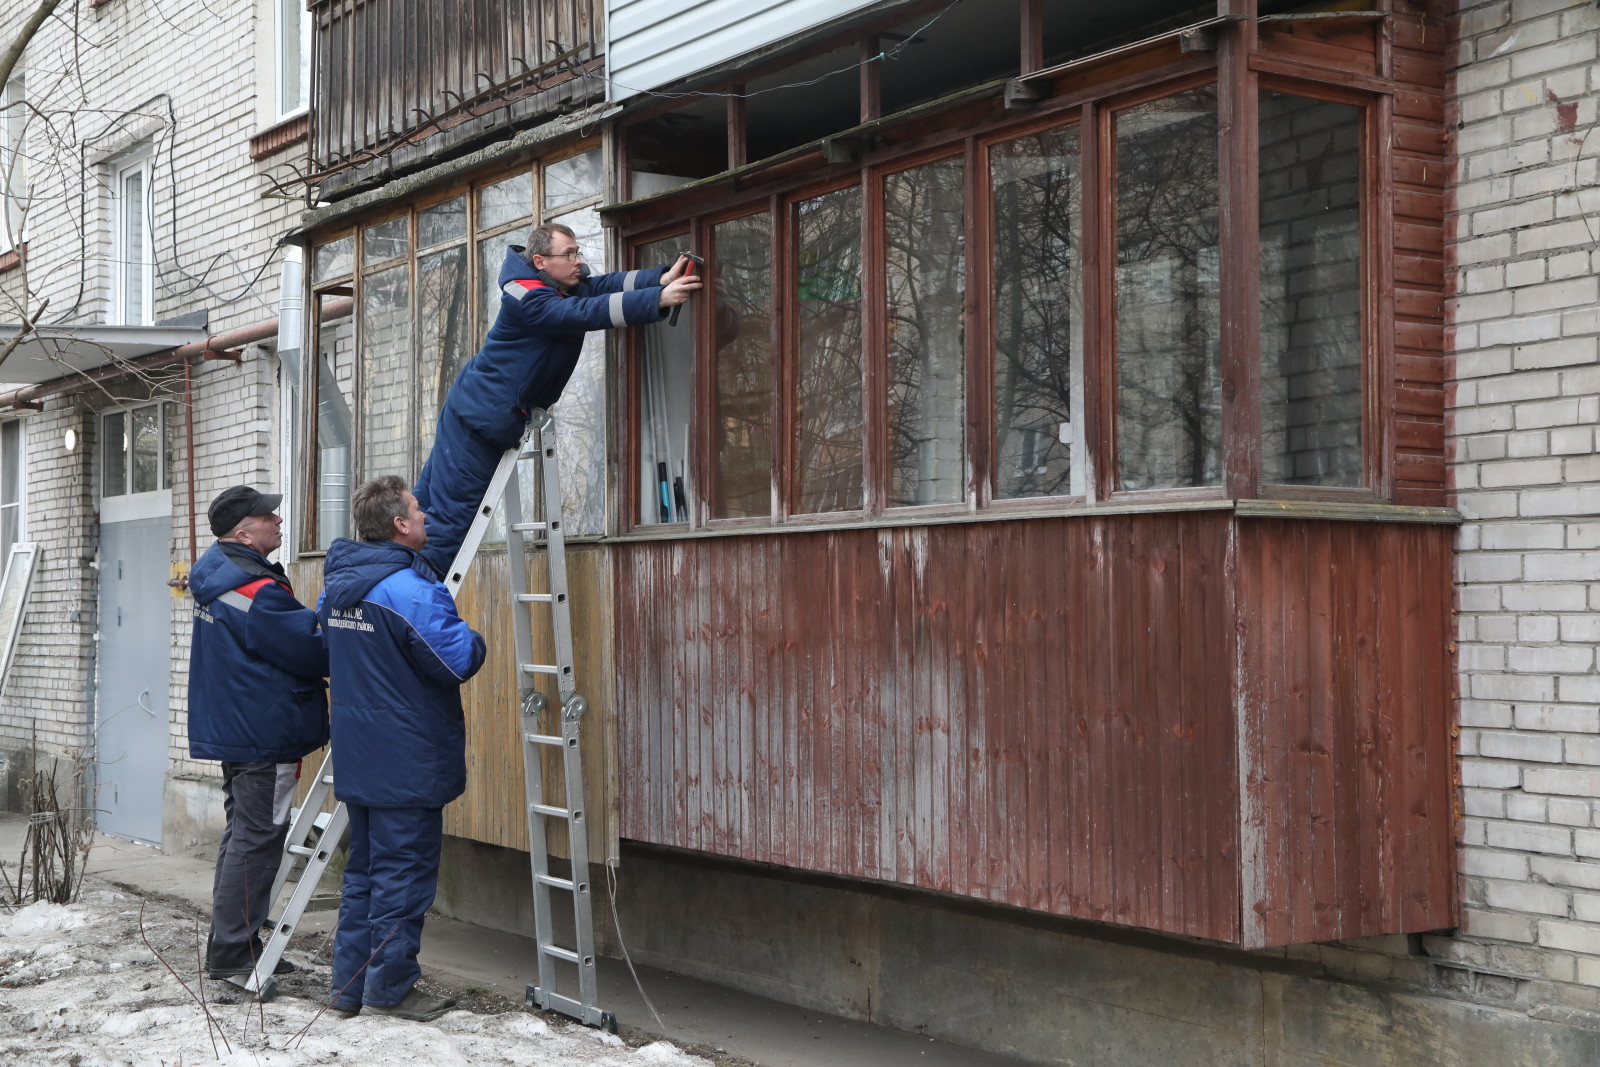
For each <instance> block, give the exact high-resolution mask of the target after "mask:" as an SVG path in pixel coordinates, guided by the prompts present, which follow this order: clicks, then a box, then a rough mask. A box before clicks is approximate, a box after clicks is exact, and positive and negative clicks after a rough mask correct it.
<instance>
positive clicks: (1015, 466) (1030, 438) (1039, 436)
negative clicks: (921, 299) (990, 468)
mask: <svg viewBox="0 0 1600 1067" xmlns="http://www.w3.org/2000/svg"><path fill="white" fill-rule="evenodd" d="M989 181H990V186H991V188H992V190H993V191H992V204H993V210H994V247H993V253H992V255H993V259H992V263H993V267H992V273H993V277H994V297H993V301H994V302H993V305H992V314H993V318H994V361H995V379H994V391H995V407H994V419H995V428H994V434H995V446H996V450H995V451H996V471H995V475H996V476H995V490H994V491H995V496H996V497H999V498H1001V499H1011V498H1019V497H1035V496H1064V495H1067V494H1074V493H1076V494H1081V493H1083V492H1084V489H1085V487H1084V484H1083V483H1084V478H1083V475H1082V471H1083V459H1082V456H1083V315H1082V284H1081V280H1080V279H1079V277H1078V264H1079V257H1080V254H1081V252H1080V249H1081V239H1080V236H1079V230H1078V226H1079V219H1080V218H1081V215H1082V181H1081V177H1080V170H1079V153H1078V128H1077V127H1076V126H1064V127H1061V128H1059V129H1054V130H1047V131H1045V132H1043V133H1036V134H1030V135H1029V136H1027V137H1019V138H1017V139H1015V140H1012V141H1007V142H1005V143H1003V144H998V145H995V146H994V147H993V148H992V149H991V150H990V153H989Z"/></svg>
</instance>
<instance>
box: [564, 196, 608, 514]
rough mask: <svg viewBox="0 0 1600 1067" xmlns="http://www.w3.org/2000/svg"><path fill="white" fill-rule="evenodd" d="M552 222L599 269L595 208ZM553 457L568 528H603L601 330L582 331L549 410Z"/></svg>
mask: <svg viewBox="0 0 1600 1067" xmlns="http://www.w3.org/2000/svg"><path fill="white" fill-rule="evenodd" d="M552 221H554V222H560V223H563V224H565V225H567V226H569V227H571V229H572V232H573V234H574V236H575V237H576V239H577V242H578V247H579V248H582V249H584V250H586V252H587V253H588V254H590V255H593V256H595V259H596V262H594V263H591V264H590V266H591V267H592V268H593V269H594V270H595V271H596V272H598V271H600V270H602V269H604V267H603V264H604V260H605V256H604V252H603V250H604V249H605V230H604V229H603V228H602V227H601V225H600V215H599V213H598V212H597V211H596V210H595V209H594V208H582V209H580V210H578V211H572V212H568V213H567V214H565V215H562V216H560V217H559V218H556V219H553V220H552ZM552 410H553V411H554V412H555V416H556V437H557V441H558V444H559V447H558V450H557V453H556V455H557V457H558V458H559V459H560V462H561V495H562V501H561V510H562V514H564V515H565V516H566V521H567V533H568V534H569V535H574V536H583V535H586V534H601V533H604V532H605V515H606V470H605V457H606V339H605V333H604V331H600V330H595V331H591V332H589V333H586V334H584V336H583V354H582V355H581V356H579V357H578V366H577V368H576V369H575V370H573V372H572V377H571V378H570V379H568V381H567V387H566V389H564V390H563V391H562V393H561V402H560V403H559V404H557V405H556V406H555V407H554V408H553V409H552Z"/></svg>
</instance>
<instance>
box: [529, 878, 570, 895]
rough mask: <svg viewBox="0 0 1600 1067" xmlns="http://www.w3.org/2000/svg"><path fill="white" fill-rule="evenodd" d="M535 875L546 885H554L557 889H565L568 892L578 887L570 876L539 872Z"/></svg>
mask: <svg viewBox="0 0 1600 1067" xmlns="http://www.w3.org/2000/svg"><path fill="white" fill-rule="evenodd" d="M534 877H535V878H537V879H538V880H539V881H541V882H543V883H544V884H545V885H548V886H554V887H555V888H557V889H565V890H567V891H568V892H571V891H572V890H573V889H575V888H576V886H575V885H574V884H573V881H572V879H570V878H557V877H556V876H555V875H553V874H537V875H534Z"/></svg>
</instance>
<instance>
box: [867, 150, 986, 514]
mask: <svg viewBox="0 0 1600 1067" xmlns="http://www.w3.org/2000/svg"><path fill="white" fill-rule="evenodd" d="M964 173H965V167H964V166H963V165H962V162H961V160H960V159H945V160H940V161H939V162H937V163H929V164H927V165H926V166H922V167H916V168H913V169H912V170H907V171H901V172H899V173H898V174H891V175H889V176H888V177H886V178H885V179H884V183H883V197H884V226H885V231H886V236H887V241H886V246H887V256H886V258H887V262H886V266H887V275H886V280H887V283H888V316H887V320H888V323H887V324H888V332H889V336H888V356H889V434H890V437H889V448H890V455H889V462H890V466H891V469H892V471H893V483H892V485H891V488H890V494H889V505H890V506H891V507H902V506H907V505H911V504H948V503H954V502H958V501H961V500H965V499H966V496H967V489H966V485H967V478H966V441H967V435H966V424H967V409H966V381H967V379H966V320H965V317H964V316H963V315H962V307H963V303H964V295H965V293H966V287H967V280H966V237H965V230H964V228H963V213H962V199H963V175H964Z"/></svg>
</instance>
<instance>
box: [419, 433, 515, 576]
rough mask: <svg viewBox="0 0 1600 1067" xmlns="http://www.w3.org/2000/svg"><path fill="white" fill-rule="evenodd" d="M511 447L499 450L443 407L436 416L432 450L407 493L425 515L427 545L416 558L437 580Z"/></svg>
mask: <svg viewBox="0 0 1600 1067" xmlns="http://www.w3.org/2000/svg"><path fill="white" fill-rule="evenodd" d="M515 445H516V442H515V441H513V442H511V444H509V445H506V446H504V447H500V446H498V445H496V444H494V443H493V442H491V441H489V440H487V439H485V438H484V437H482V436H480V435H479V434H478V432H477V431H476V430H473V429H471V428H470V427H468V426H467V424H466V423H464V422H462V421H461V420H460V419H459V418H457V417H456V415H455V412H453V411H451V410H450V409H449V407H448V406H447V407H446V408H445V410H444V411H443V412H442V413H441V414H440V415H439V427H438V429H437V431H436V432H435V433H434V438H433V449H432V450H431V451H430V452H429V453H428V461H427V462H426V463H424V464H423V465H422V473H421V474H420V475H418V476H417V484H416V487H415V488H414V489H412V490H411V494H412V495H413V496H415V497H416V498H417V506H418V507H420V508H421V509H422V510H423V511H424V512H426V513H427V516H428V545H427V547H426V548H424V549H423V550H422V557H423V558H424V559H426V560H427V561H428V562H429V563H431V564H433V567H434V569H435V570H437V571H438V572H439V576H440V577H441V578H448V577H449V576H450V575H449V573H448V569H449V567H450V564H452V563H454V562H455V558H456V553H457V552H459V551H460V550H461V543H462V542H463V541H465V540H466V538H467V530H468V529H470V528H471V526H472V520H473V519H475V518H477V515H478V505H479V504H480V503H482V502H483V494H484V493H486V492H488V491H489V483H490V482H491V481H493V480H494V471H495V468H496V467H498V466H499V465H500V457H501V456H502V455H504V454H505V451H506V449H507V448H511V447H513V446H515Z"/></svg>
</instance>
